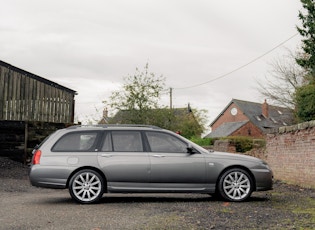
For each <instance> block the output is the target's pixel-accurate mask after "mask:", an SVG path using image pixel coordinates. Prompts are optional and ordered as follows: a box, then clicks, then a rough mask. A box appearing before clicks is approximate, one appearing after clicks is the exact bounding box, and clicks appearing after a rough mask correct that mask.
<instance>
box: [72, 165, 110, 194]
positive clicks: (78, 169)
mask: <svg viewBox="0 0 315 230" xmlns="http://www.w3.org/2000/svg"><path fill="white" fill-rule="evenodd" d="M84 169H90V170H93V171H95V172H97V173H98V174H100V175H101V177H102V178H103V180H104V193H106V192H107V178H106V176H105V175H104V173H103V172H102V171H101V170H100V169H98V168H96V167H93V166H83V167H80V168H77V169H76V170H74V171H73V172H72V173H71V174H70V175H69V177H68V179H67V185H66V187H67V188H69V183H70V180H71V178H72V177H73V175H74V174H76V173H77V172H79V171H81V170H84Z"/></svg>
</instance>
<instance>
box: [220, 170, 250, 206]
mask: <svg viewBox="0 0 315 230" xmlns="http://www.w3.org/2000/svg"><path fill="white" fill-rule="evenodd" d="M218 192H219V195H220V196H221V197H222V198H224V199H225V200H229V201H234V202H238V201H244V200H246V199H248V198H249V197H250V195H251V194H252V192H253V180H252V178H251V176H250V175H249V173H248V172H246V171H245V170H243V169H240V168H233V169H229V170H227V171H226V172H225V173H223V175H222V176H221V177H220V179H219V184H218Z"/></svg>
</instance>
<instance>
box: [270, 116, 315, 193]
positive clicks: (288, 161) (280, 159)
mask: <svg viewBox="0 0 315 230" xmlns="http://www.w3.org/2000/svg"><path fill="white" fill-rule="evenodd" d="M266 141H267V144H266V154H267V162H268V163H269V164H270V166H271V168H272V170H273V172H274V176H275V179H278V180H282V181H285V182H287V183H291V184H296V185H299V186H302V187H307V188H315V121H310V122H305V123H301V124H298V125H294V126H286V127H281V128H279V129H278V130H275V132H274V133H272V134H268V135H267V137H266Z"/></svg>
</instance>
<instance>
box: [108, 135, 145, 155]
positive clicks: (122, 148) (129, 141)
mask: <svg viewBox="0 0 315 230" xmlns="http://www.w3.org/2000/svg"><path fill="white" fill-rule="evenodd" d="M111 135H112V148H113V150H114V151H115V152H143V145H142V138H141V133H140V132H139V131H112V132H111ZM107 143H108V142H107ZM103 148H104V147H103Z"/></svg>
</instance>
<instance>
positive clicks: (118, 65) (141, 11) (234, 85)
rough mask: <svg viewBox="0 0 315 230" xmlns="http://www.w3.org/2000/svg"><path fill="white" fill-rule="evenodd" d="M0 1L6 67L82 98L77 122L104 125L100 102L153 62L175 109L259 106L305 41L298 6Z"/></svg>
mask: <svg viewBox="0 0 315 230" xmlns="http://www.w3.org/2000/svg"><path fill="white" fill-rule="evenodd" d="M0 3H1V4H0V60H2V61H4V62H8V63H9V64H11V65H13V66H16V67H19V68H21V69H24V70H26V71H29V72H31V73H33V74H36V75H39V76H41V77H44V78H47V79H49V80H52V81H54V82H57V83H59V84H61V85H64V86H66V87H68V88H70V89H73V90H75V91H77V92H78V95H77V96H76V110H75V113H76V114H75V116H76V119H77V120H80V121H85V120H87V119H88V120H92V119H98V118H99V117H100V116H101V114H102V110H103V107H104V106H103V104H102V101H103V100H106V99H108V97H109V96H110V95H111V92H112V91H113V90H117V89H119V87H120V86H121V85H122V84H123V78H124V77H126V76H128V75H133V74H134V73H135V71H136V68H137V67H138V68H139V69H140V70H142V69H143V68H144V66H145V64H146V63H149V71H150V72H153V73H154V74H155V75H156V76H160V75H163V76H164V77H165V78H166V87H167V88H170V87H172V88H173V106H174V107H176V108H181V107H186V106H187V104H188V103H190V105H191V107H192V108H196V109H206V110H208V112H209V114H208V120H209V121H210V122H211V121H212V120H213V119H214V118H215V117H216V116H217V115H218V114H219V113H220V112H221V111H222V110H223V109H224V107H225V106H226V105H227V104H228V103H229V102H230V101H231V100H232V99H233V98H235V99H241V100H248V101H253V102H260V103H262V102H263V101H264V98H261V96H260V94H259V92H258V91H257V83H256V81H257V80H258V81H264V79H265V76H266V75H268V71H269V70H270V68H271V67H270V62H272V60H273V59H275V58H276V59H279V58H281V56H282V55H284V54H285V53H286V51H285V49H286V48H288V49H290V50H296V49H297V47H298V46H299V45H300V41H301V38H300V36H299V35H296V36H294V35H295V34H297V30H296V25H299V24H300V21H299V19H298V11H299V10H301V9H302V5H301V3H300V1H299V0H224V1H222V0H155V1H154V0H112V1H108V0H90V1H86V0H85V1H81V0H63V1H58V0H45V1H43V0H27V1H25V0H0ZM285 41H286V42H285ZM282 43H284V44H282ZM281 44H282V45H281ZM278 46H279V47H278ZM275 47H278V48H276V49H274V48H275ZM272 49H274V50H273V51H272V52H269V51H271V50H272ZM259 57H260V58H259ZM256 59H257V60H256ZM254 60H256V61H254ZM252 61H254V62H252ZM247 64H248V65H247ZM242 66H243V68H240V67H242ZM239 68H240V69H239ZM237 69H239V70H237ZM234 70H237V71H234ZM230 72H232V73H231V74H227V73H230ZM226 74H227V75H226ZM224 75H226V76H225V77H222V78H220V79H218V80H215V81H213V79H216V78H218V77H221V76H224ZM161 102H162V104H163V105H169V94H168V93H167V92H166V93H165V95H163V97H162V100H161Z"/></svg>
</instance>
